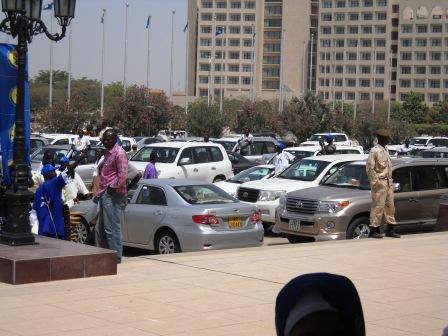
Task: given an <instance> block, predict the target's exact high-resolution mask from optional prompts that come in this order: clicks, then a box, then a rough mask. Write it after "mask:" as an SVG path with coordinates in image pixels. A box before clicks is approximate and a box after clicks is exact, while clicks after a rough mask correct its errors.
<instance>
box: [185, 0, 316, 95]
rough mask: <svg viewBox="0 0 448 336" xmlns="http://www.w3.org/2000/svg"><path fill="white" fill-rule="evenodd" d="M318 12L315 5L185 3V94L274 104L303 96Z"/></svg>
mask: <svg viewBox="0 0 448 336" xmlns="http://www.w3.org/2000/svg"><path fill="white" fill-rule="evenodd" d="M318 9H319V2H318V1H317V0H306V1H297V0H189V3H188V13H189V14H188V22H189V24H190V31H189V36H188V39H189V46H190V49H189V64H188V76H189V85H188V86H189V92H188V94H189V95H194V96H197V97H208V98H209V99H211V100H213V99H218V97H220V95H221V93H222V94H223V95H224V96H225V97H249V98H255V97H256V98H262V99H275V98H279V96H281V95H283V96H285V97H288V96H293V95H299V94H301V93H302V92H304V91H306V90H307V89H308V87H309V85H310V83H311V85H315V83H314V80H313V74H315V71H314V72H313V71H312V72H311V76H310V73H309V69H310V65H311V64H310V62H311V59H313V61H314V67H312V68H311V69H313V68H314V69H316V68H317V66H316V55H317V49H316V44H317V34H318V31H317V27H318V22H317V21H318ZM312 34H313V41H314V42H315V46H314V49H313V50H314V52H313V54H314V58H310V54H311V49H312V48H311V35H312ZM213 55H215V57H213ZM309 77H311V80H308V79H309Z"/></svg>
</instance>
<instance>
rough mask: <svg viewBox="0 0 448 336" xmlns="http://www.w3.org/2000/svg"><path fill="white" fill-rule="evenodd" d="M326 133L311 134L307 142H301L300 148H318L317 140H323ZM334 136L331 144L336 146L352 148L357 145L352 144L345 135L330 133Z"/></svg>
mask: <svg viewBox="0 0 448 336" xmlns="http://www.w3.org/2000/svg"><path fill="white" fill-rule="evenodd" d="M327 134H328V133H316V134H313V135H312V136H311V137H310V138H309V139H308V140H307V141H305V142H302V143H301V144H300V146H319V140H321V139H323V140H325V136H326V135H327ZM331 134H332V135H333V136H334V140H333V143H334V144H335V145H336V148H337V147H338V146H352V145H357V144H356V143H352V141H351V140H350V139H349V138H348V136H347V134H345V133H331Z"/></svg>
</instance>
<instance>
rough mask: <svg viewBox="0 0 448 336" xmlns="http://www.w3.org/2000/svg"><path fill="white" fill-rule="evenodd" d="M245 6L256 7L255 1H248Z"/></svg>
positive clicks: (248, 7)
mask: <svg viewBox="0 0 448 336" xmlns="http://www.w3.org/2000/svg"><path fill="white" fill-rule="evenodd" d="M244 7H245V8H247V9H255V1H246V2H245V3H244Z"/></svg>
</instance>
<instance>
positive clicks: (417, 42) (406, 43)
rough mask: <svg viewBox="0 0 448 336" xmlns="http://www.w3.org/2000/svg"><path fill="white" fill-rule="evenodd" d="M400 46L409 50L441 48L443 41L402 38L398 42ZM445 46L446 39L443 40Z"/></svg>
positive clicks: (447, 42)
mask: <svg viewBox="0 0 448 336" xmlns="http://www.w3.org/2000/svg"><path fill="white" fill-rule="evenodd" d="M400 43H401V46H402V47H405V48H409V47H412V46H416V47H427V46H431V47H443V39H442V38H430V39H426V38H416V39H411V38H403V39H401V40H400ZM445 46H448V38H446V39H445Z"/></svg>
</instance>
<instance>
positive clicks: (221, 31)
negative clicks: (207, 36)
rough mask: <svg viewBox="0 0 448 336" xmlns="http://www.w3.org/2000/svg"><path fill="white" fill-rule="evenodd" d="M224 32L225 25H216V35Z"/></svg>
mask: <svg viewBox="0 0 448 336" xmlns="http://www.w3.org/2000/svg"><path fill="white" fill-rule="evenodd" d="M223 33H224V27H216V30H215V36H218V35H222V34H223Z"/></svg>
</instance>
